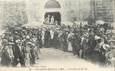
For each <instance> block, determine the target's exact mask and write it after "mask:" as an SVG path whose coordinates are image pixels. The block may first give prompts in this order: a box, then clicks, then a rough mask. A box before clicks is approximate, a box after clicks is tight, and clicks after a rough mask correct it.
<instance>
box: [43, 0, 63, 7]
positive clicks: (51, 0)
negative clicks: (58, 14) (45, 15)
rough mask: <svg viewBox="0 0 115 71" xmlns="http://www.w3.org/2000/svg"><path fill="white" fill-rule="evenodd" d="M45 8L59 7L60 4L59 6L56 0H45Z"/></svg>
mask: <svg viewBox="0 0 115 71" xmlns="http://www.w3.org/2000/svg"><path fill="white" fill-rule="evenodd" d="M45 8H46V9H49V8H61V6H60V4H59V2H58V1H56V0H49V1H47V2H46V4H45Z"/></svg>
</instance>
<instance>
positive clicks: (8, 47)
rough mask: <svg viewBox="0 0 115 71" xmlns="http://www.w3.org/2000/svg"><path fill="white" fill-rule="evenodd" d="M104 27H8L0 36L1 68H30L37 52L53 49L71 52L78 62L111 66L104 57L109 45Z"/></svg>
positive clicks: (109, 33)
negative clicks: (93, 59) (82, 60)
mask: <svg viewBox="0 0 115 71" xmlns="http://www.w3.org/2000/svg"><path fill="white" fill-rule="evenodd" d="M104 25H105V24H97V25H84V26H75V25H74V26H66V25H62V26H59V25H58V26H56V25H53V26H52V25H49V26H50V27H39V28H29V27H23V26H22V27H12V28H8V29H7V30H6V31H5V32H4V33H3V35H2V36H1V45H2V48H1V65H3V66H14V67H15V66H17V64H18V63H20V64H21V66H22V67H23V66H28V65H33V64H35V63H36V61H37V60H39V59H40V58H39V54H40V53H41V52H40V49H42V48H55V49H59V50H62V51H64V52H71V53H72V54H73V55H77V56H78V57H79V58H83V59H86V60H88V59H92V58H94V57H97V59H96V60H97V61H99V62H101V63H105V64H111V62H110V61H109V59H110V58H112V57H111V56H110V55H109V54H108V53H109V51H111V50H112V49H114V48H113V47H112V45H111V37H112V35H111V32H110V29H108V28H110V26H107V27H104Z"/></svg>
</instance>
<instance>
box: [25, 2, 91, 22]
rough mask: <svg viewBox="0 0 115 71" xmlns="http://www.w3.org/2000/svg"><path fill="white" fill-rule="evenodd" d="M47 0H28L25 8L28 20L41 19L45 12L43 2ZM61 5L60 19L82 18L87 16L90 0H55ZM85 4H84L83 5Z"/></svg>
mask: <svg viewBox="0 0 115 71" xmlns="http://www.w3.org/2000/svg"><path fill="white" fill-rule="evenodd" d="M47 1H48V0H34V1H28V2H26V3H27V9H28V11H29V15H30V18H31V19H30V20H37V21H42V20H43V17H44V13H45V9H44V6H45V3H46V2H47ZM57 1H58V2H59V3H60V5H61V15H62V21H68V20H70V21H71V19H72V18H76V19H77V20H82V19H84V17H87V16H88V14H89V11H90V0H57ZM84 4H85V6H84Z"/></svg>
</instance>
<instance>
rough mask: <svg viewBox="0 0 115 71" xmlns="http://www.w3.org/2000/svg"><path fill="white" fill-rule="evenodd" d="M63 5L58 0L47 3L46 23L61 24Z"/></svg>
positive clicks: (50, 0)
mask: <svg viewBox="0 0 115 71" xmlns="http://www.w3.org/2000/svg"><path fill="white" fill-rule="evenodd" d="M60 9H61V6H60V4H59V2H58V1H56V0H49V1H47V2H46V4H45V14H44V22H45V24H52V25H61V13H60Z"/></svg>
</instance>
